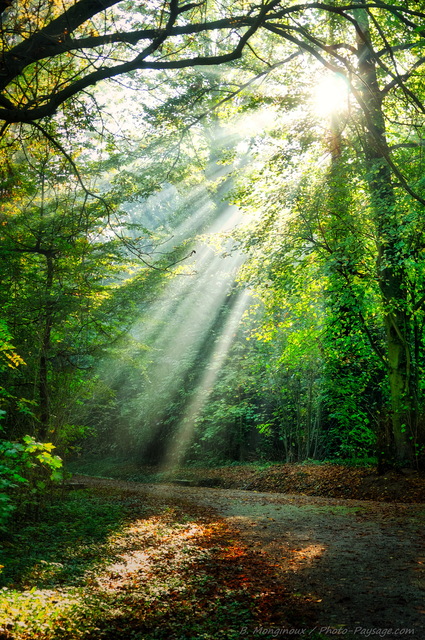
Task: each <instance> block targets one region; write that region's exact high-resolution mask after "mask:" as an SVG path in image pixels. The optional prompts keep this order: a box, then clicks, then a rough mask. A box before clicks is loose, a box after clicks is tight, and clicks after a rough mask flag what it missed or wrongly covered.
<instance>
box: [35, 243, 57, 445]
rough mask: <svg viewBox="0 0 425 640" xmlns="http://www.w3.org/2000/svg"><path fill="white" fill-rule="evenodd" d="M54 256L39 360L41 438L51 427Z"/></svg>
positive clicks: (48, 260)
mask: <svg viewBox="0 0 425 640" xmlns="http://www.w3.org/2000/svg"><path fill="white" fill-rule="evenodd" d="M53 270H54V264H53V256H52V255H51V254H50V253H48V254H46V303H45V315H44V323H43V330H42V338H41V351H40V361H39V383H38V397H39V402H40V427H39V437H40V439H41V440H45V439H46V438H47V434H48V431H49V427H50V393H49V379H48V376H49V370H48V355H49V351H50V339H51V333H52V326H53V309H52V301H51V299H50V296H51V290H52V285H53Z"/></svg>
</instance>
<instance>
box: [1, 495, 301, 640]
mask: <svg viewBox="0 0 425 640" xmlns="http://www.w3.org/2000/svg"><path fill="white" fill-rule="evenodd" d="M1 562H2V565H3V570H2V573H1V576H0V578H1V589H0V638H1V639H2V640H9V639H10V640H12V639H14V640H142V639H143V640H165V639H167V640H172V639H176V640H183V639H186V638H187V639H191V638H199V639H201V640H202V639H203V640H213V639H221V638H222V639H228V640H232V639H234V638H240V637H241V629H254V628H255V626H258V625H259V624H260V623H261V625H262V626H263V627H264V626H269V627H270V626H275V625H279V626H280V627H282V626H286V627H290V626H292V625H294V626H301V627H302V626H306V624H308V616H309V613H308V608H309V605H308V603H306V602H303V601H298V600H297V598H295V597H294V596H290V595H289V594H287V593H285V591H284V589H283V588H282V586H281V585H279V583H278V582H277V581H276V578H275V576H274V574H273V568H271V567H267V565H266V564H265V562H264V558H263V557H259V556H255V554H253V553H252V552H250V551H249V550H247V549H246V548H245V547H244V546H243V544H241V542H240V540H239V538H238V535H237V534H236V533H235V532H234V531H232V530H230V529H228V528H227V525H225V524H224V522H223V521H221V520H220V519H218V518H216V517H215V516H214V514H212V513H209V512H206V511H205V510H202V511H200V510H199V509H198V508H195V507H193V506H191V505H187V504H179V505H176V504H169V503H168V502H167V500H166V499H165V498H164V497H162V496H161V495H160V494H158V495H157V496H151V497H147V496H145V495H144V494H141V493H135V492H130V491H128V490H116V489H113V488H108V489H97V490H96V491H94V490H90V491H87V490H84V491H73V492H69V493H68V494H66V495H65V496H64V498H63V500H61V502H58V501H56V502H53V503H52V504H50V505H46V508H45V510H44V512H43V513H42V515H41V516H40V520H39V521H38V522H36V523H31V522H26V523H21V524H20V525H19V526H18V527H16V528H15V530H14V531H11V532H10V533H9V536H8V538H7V539H6V542H5V544H4V546H3V549H2V559H1ZM312 626H314V625H312Z"/></svg>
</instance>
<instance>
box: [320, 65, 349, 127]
mask: <svg viewBox="0 0 425 640" xmlns="http://www.w3.org/2000/svg"><path fill="white" fill-rule="evenodd" d="M349 93H350V91H349V85H348V82H347V79H346V78H345V77H344V76H343V75H342V74H339V73H332V74H327V75H326V76H323V77H322V78H321V79H320V80H319V81H318V82H317V84H316V85H315V86H314V88H313V92H312V97H313V108H314V111H315V113H316V114H317V115H318V116H319V117H320V118H325V117H329V116H332V115H333V114H336V113H341V112H343V111H345V110H346V109H347V106H348V97H349Z"/></svg>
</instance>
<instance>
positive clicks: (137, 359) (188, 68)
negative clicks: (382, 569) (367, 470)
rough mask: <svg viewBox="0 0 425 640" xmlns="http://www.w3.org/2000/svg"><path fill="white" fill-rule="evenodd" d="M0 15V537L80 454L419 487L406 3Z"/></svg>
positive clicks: (415, 15)
mask: <svg viewBox="0 0 425 640" xmlns="http://www.w3.org/2000/svg"><path fill="white" fill-rule="evenodd" d="M0 21H1V31H0V39H1V47H2V56H1V58H0V158H1V162H0V372H1V378H0V473H1V476H0V526H1V528H2V530H3V531H4V532H6V533H7V532H8V531H9V529H10V527H11V526H12V525H11V522H12V520H13V519H14V518H16V517H17V514H20V513H21V512H22V514H24V512H25V514H27V515H28V514H29V515H30V517H33V516H34V517H35V515H34V514H36V513H37V514H38V513H39V511H40V509H42V508H44V507H43V506H42V505H44V504H45V502H46V500H48V499H49V498H48V496H49V494H51V493H54V491H61V490H62V489H60V487H62V488H63V486H64V482H66V481H67V479H68V478H69V470H68V464H69V465H70V468H71V469H73V468H74V467H73V465H76V466H75V468H77V469H78V464H80V469H81V468H83V467H82V466H81V464H82V463H81V461H83V462H84V461H87V460H88V461H89V462H90V461H92V463H93V464H96V461H98V462H99V461H102V460H113V461H114V460H115V461H117V462H119V461H121V462H123V461H126V462H130V463H131V464H132V465H134V466H135V468H137V467H140V468H143V467H148V468H154V469H156V470H159V472H166V471H167V470H170V469H171V470H173V469H180V468H186V467H188V468H190V467H191V466H192V467H196V466H204V467H211V468H214V467H219V466H220V465H236V466H237V465H243V464H248V465H249V464H272V463H281V464H293V463H297V464H298V463H303V462H304V463H305V462H307V463H311V464H314V463H317V464H319V463H323V462H327V463H329V464H336V465H347V464H358V465H366V466H367V465H374V466H375V467H376V469H377V471H378V473H379V474H385V473H386V472H388V471H390V470H397V472H398V473H400V474H404V473H405V474H414V473H418V472H419V473H422V472H423V470H424V468H425V378H424V371H425V216H424V206H425V179H424V175H425V173H424V170H425V157H424V148H425V138H424V137H423V133H425V132H424V125H425V84H424V81H423V78H424V76H423V69H424V66H425V48H424V45H425V10H424V6H423V3H421V2H419V1H418V2H412V1H407V0H396V1H395V2H381V1H376V2H375V1H369V0H364V1H363V0H352V1H351V2H344V1H343V0H329V1H328V2H314V1H309V2H295V1H293V0H261V1H260V2H259V3H254V2H250V1H247V0H232V1H231V2H230V1H229V0H199V1H197V0H194V1H193V2H191V1H190V0H189V1H188V2H187V3H186V4H185V3H184V0H149V1H147V2H137V1H136V0H20V1H19V2H18V1H17V0H0ZM79 461H80V462H79ZM54 486H56V487H57V489H54ZM40 505H41V506H40ZM22 517H24V516H22ZM25 517H26V515H25ZM7 535H9V534H8V533H7ZM5 633H6V632H5ZM40 633H41V632H40ZM0 635H1V632H0ZM1 637H2V638H3V636H1ZM4 637H5V638H6V637H7V638H9V637H15V636H9V635H5V636H4ZM16 637H18V636H16ZM19 637H20V636H19ZM22 637H24V636H22ZM31 637H40V638H42V637H44V636H43V635H42V634H41V635H40V636H35V635H33V636H31ZM46 637H47V636H46ZM49 637H50V636H49ZM55 637H56V636H55ZM64 637H69V638H71V637H72V638H74V636H73V635H71V632H70V634H69V635H68V636H66V635H65V636H64ZM75 637H77V636H75ZM78 637H80V636H78ZM81 637H83V636H81ZM85 637H86V636H84V638H85ZM90 637H91V636H90ZM93 637H96V638H97V637H98V636H93ZM99 637H103V636H99ZM105 637H111V638H112V637H115V636H112V635H111V636H105ZM123 637H124V636H123ZM126 637H127V636H126ZM128 637H130V636H128ZM140 637H148V636H140ZM149 637H151V636H149ZM154 637H157V636H154V635H153V636H152V638H154ZM158 637H163V636H158ZM164 637H166V636H164ZM167 637H170V638H171V637H174V636H172V635H169V636H167ZM175 637H180V636H175ZM181 637H183V636H181ZM184 637H186V636H184ZM187 637H192V636H187ZM193 637H205V638H207V637H210V636H208V635H202V636H201V635H199V636H193ZM211 637H217V638H218V637H233V636H211ZM235 637H236V636H235ZM317 637H319V636H317ZM321 637H322V636H321Z"/></svg>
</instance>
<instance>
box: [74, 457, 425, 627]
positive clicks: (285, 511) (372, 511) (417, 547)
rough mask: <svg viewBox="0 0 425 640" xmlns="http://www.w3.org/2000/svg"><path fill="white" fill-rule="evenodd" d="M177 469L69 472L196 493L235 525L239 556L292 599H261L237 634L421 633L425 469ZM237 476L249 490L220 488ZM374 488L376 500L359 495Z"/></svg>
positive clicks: (175, 494)
mask: <svg viewBox="0 0 425 640" xmlns="http://www.w3.org/2000/svg"><path fill="white" fill-rule="evenodd" d="M177 475H179V476H184V477H174V482H173V483H168V484H142V483H136V482H132V483H128V482H120V481H118V480H113V479H96V480H94V479H92V478H88V477H83V476H80V477H76V478H74V480H73V482H76V483H79V482H80V483H83V484H87V485H91V484H95V485H97V486H102V487H103V488H104V489H106V490H107V489H108V487H109V488H110V489H111V490H112V488H114V489H116V488H117V487H120V489H121V490H125V491H129V492H132V493H135V494H145V495H150V496H151V497H152V496H157V498H158V499H159V500H163V499H164V498H165V497H166V499H167V500H168V501H171V502H173V501H174V502H175V503H179V502H183V503H192V504H193V505H196V507H198V508H203V509H206V510H207V513H209V514H210V517H212V519H213V520H214V521H217V517H218V518H219V519H221V521H222V522H223V523H224V525H225V526H226V527H230V529H231V530H233V531H234V532H235V535H237V536H238V540H239V543H238V548H242V547H243V548H244V549H245V552H244V553H245V555H244V559H243V562H242V560H241V562H242V564H244V565H246V564H247V558H248V557H249V558H250V560H248V564H251V569H252V568H253V567H254V568H255V571H256V572H257V573H259V572H263V573H264V575H265V576H266V578H267V576H268V583H267V584H268V594H267V597H269V598H271V599H272V600H273V599H275V602H276V603H277V605H276V606H277V607H280V606H281V607H282V608H285V609H286V611H285V615H284V616H280V615H279V612H278V611H276V616H275V618H274V617H273V614H270V611H266V608H265V610H264V619H263V620H261V616H260V617H259V618H257V621H256V622H255V624H253V625H251V626H250V627H248V626H247V627H241V630H240V634H241V637H242V636H244V637H248V638H257V637H261V636H265V637H267V636H268V637H277V636H282V637H285V636H288V637H289V636H290V635H292V636H293V637H294V636H296V635H298V636H306V637H308V636H309V634H310V637H311V636H313V637H317V638H319V637H320V638H328V637H329V638H330V637H339V636H343V637H345V638H353V639H356V638H362V637H371V638H373V637H385V638H400V637H404V636H407V637H409V636H410V637H412V636H413V637H415V638H424V637H425V604H424V592H425V556H424V549H425V546H424V542H425V527H424V524H425V504H423V503H421V502H419V500H420V499H421V498H422V499H423V496H424V492H423V489H424V479H423V478H421V477H419V476H418V475H416V474H410V473H409V472H407V471H406V472H404V473H400V474H394V473H392V474H388V475H387V476H383V477H379V476H377V475H376V474H375V473H374V472H373V470H371V469H369V470H365V469H348V470H347V468H343V467H338V466H336V465H331V466H327V467H326V468H324V467H319V466H315V465H310V466H308V467H306V466H301V465H284V466H283V467H280V469H279V468H278V467H277V466H276V467H270V468H266V469H264V470H263V471H261V472H258V470H257V471H256V470H254V469H252V470H250V471H247V470H246V469H245V470H242V469H241V468H238V467H233V468H232V467H231V468H228V469H224V470H221V471H220V470H211V469H208V470H205V469H204V470H199V469H198V470H191V471H189V470H185V471H184V472H183V471H182V470H181V471H180V473H179V474H177ZM200 484H201V485H202V484H203V485H210V486H207V487H205V486H195V485H200ZM238 484H239V486H245V487H246V488H245V490H243V489H235V488H227V489H226V488H221V487H226V486H229V485H230V486H235V485H238ZM211 485H216V486H217V485H219V486H220V488H216V487H211ZM277 488H278V489H279V490H280V491H279V492H277V491H276V489H277ZM287 488H291V489H292V491H293V492H292V493H286V492H285V490H286V489H287ZM247 489H249V490H247ZM260 489H263V491H260ZM264 489H268V490H269V491H267V492H266V491H264ZM271 489H274V491H273V492H271V491H270V490H271ZM295 491H297V493H295ZM312 493H313V494H314V493H316V495H307V494H312ZM317 494H319V495H317ZM332 495H333V496H334V497H330V496H332ZM335 495H336V496H337V497H335ZM353 495H354V496H355V497H356V498H357V499H353V498H347V497H345V496H353ZM341 496H343V497H341ZM370 496H372V497H379V501H378V500H370V499H368V500H365V499H362V500H359V499H358V498H359V497H362V498H364V497H368V498H369V497H370ZM400 498H404V501H401V500H400ZM247 553H248V555H246V554H247ZM235 562H237V557H236V558H235ZM244 570H246V566H245V569H244ZM249 579H250V580H252V576H251V577H250V578H249ZM247 580H248V578H247ZM282 594H284V595H282ZM285 594H286V595H285ZM262 595H264V594H262ZM275 596H276V597H275ZM291 610H292V617H291ZM282 619H283V620H287V621H288V623H287V624H286V623H282V622H280V621H281V620H282ZM279 624H280V625H282V624H283V626H279ZM176 637H177V636H176ZM182 637H183V636H182ZM184 637H186V636H184ZM187 637H189V636H187ZM193 637H194V638H196V635H195V636H193ZM217 637H225V636H222V635H217ZM232 637H233V636H232Z"/></svg>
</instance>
